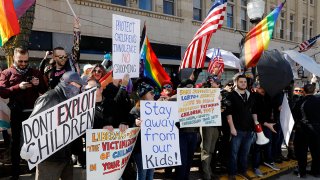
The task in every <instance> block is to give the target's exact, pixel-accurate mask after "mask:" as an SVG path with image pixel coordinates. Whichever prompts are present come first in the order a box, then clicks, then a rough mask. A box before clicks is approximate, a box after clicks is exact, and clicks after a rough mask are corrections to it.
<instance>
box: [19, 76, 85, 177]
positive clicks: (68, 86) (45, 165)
mask: <svg viewBox="0 0 320 180" xmlns="http://www.w3.org/2000/svg"><path fill="white" fill-rule="evenodd" d="M86 84H87V83H86V82H84V81H83V80H82V79H81V78H80V76H79V74H78V73H76V72H73V71H68V72H66V73H64V74H63V75H62V78H61V80H60V83H59V84H58V85H57V86H56V87H55V88H54V89H52V90H50V91H48V92H46V93H45V94H44V95H42V96H40V97H39V98H38V99H37V101H36V102H35V107H34V109H33V111H32V113H31V115H30V117H32V116H35V115H36V114H39V113H41V112H43V111H45V110H47V109H49V108H51V107H53V106H55V105H57V104H59V103H61V102H63V101H66V100H67V99H69V98H72V97H74V96H76V95H78V94H79V93H80V92H81V87H82V86H84V85H86ZM27 153H28V151H27V147H26V146H25V145H24V146H23V147H22V149H21V157H22V156H23V155H25V156H24V157H22V158H24V159H27V158H28V154H27ZM29 153H32V152H29ZM72 167H73V166H72V163H71V147H70V144H68V145H66V146H65V147H63V148H62V149H60V150H59V151H57V152H56V153H54V154H53V155H51V156H50V157H49V158H47V159H46V160H44V161H42V162H41V163H40V164H38V166H37V170H36V180H47V179H59V178H61V179H72V178H73V170H72Z"/></svg>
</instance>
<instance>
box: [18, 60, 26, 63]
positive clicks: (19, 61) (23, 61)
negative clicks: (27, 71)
mask: <svg viewBox="0 0 320 180" xmlns="http://www.w3.org/2000/svg"><path fill="white" fill-rule="evenodd" d="M18 63H26V64H28V63H29V60H18Z"/></svg>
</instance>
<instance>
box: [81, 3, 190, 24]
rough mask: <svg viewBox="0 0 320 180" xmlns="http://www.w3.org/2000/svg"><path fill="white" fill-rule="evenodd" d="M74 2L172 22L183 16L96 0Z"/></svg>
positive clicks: (179, 20)
mask: <svg viewBox="0 0 320 180" xmlns="http://www.w3.org/2000/svg"><path fill="white" fill-rule="evenodd" d="M75 2H76V3H77V4H79V5H85V6H91V7H96V8H103V9H108V10H112V11H119V12H124V13H130V14H136V15H140V16H146V17H152V18H156V19H164V20H168V21H174V22H179V23H182V21H183V20H184V18H181V17H178V16H171V15H167V14H161V13H157V12H152V11H145V10H141V9H137V8H132V7H126V6H120V5H116V4H111V3H107V2H101V1H96V0H75Z"/></svg>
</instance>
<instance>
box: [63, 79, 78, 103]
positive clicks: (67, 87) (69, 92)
mask: <svg viewBox="0 0 320 180" xmlns="http://www.w3.org/2000/svg"><path fill="white" fill-rule="evenodd" d="M60 84H61V86H62V89H63V92H64V95H65V96H66V97H67V98H68V99H69V98H72V97H74V96H76V95H78V94H79V93H80V89H79V88H77V87H75V86H73V85H71V84H69V83H66V82H61V83H60Z"/></svg>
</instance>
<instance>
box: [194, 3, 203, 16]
mask: <svg viewBox="0 0 320 180" xmlns="http://www.w3.org/2000/svg"><path fill="white" fill-rule="evenodd" d="M193 19H194V20H197V21H201V20H202V17H201V0H193Z"/></svg>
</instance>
